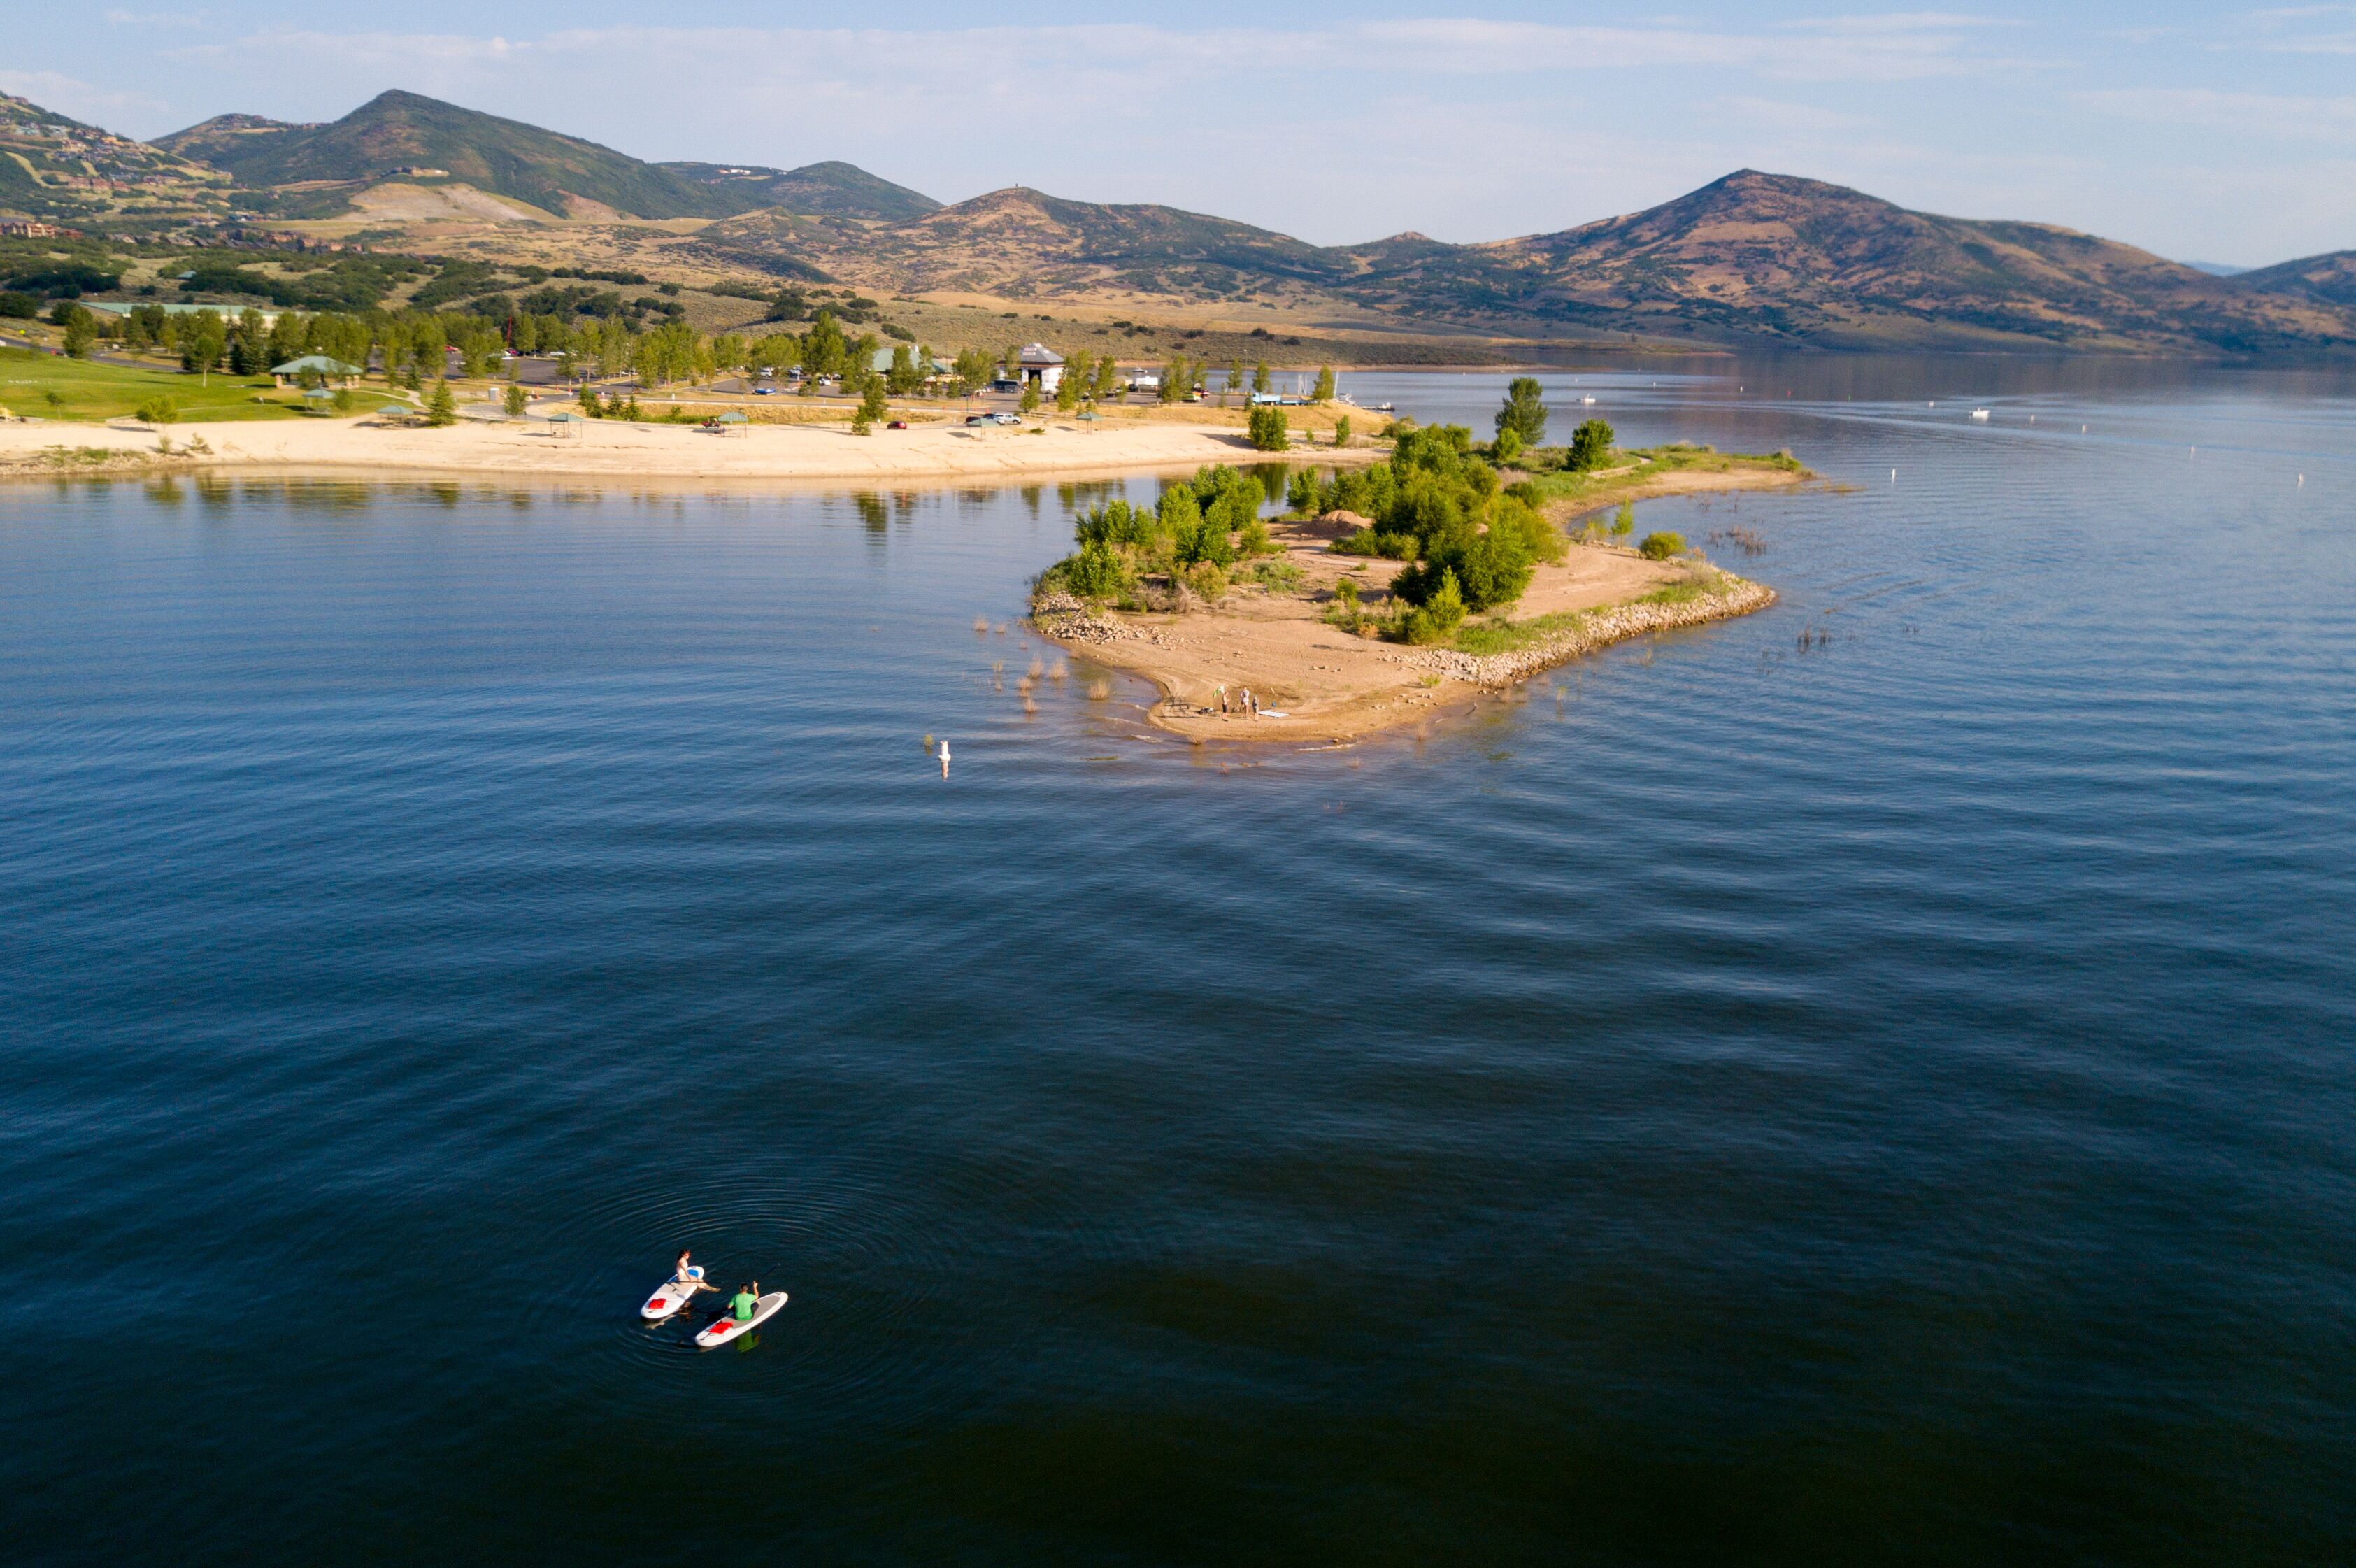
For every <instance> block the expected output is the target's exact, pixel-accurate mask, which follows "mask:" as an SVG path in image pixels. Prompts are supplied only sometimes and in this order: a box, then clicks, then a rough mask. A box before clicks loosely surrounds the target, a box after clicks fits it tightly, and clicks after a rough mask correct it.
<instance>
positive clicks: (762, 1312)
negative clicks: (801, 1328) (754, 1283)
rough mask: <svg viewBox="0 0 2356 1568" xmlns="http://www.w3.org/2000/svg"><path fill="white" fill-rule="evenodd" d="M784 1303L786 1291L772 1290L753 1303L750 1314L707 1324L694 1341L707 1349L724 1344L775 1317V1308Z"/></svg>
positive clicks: (724, 1318)
mask: <svg viewBox="0 0 2356 1568" xmlns="http://www.w3.org/2000/svg"><path fill="white" fill-rule="evenodd" d="M783 1305H786V1293H785V1292H783V1291H781V1290H773V1291H771V1292H770V1293H769V1294H766V1295H765V1296H763V1297H762V1298H761V1299H760V1301H759V1302H757V1303H756V1304H755V1305H754V1307H753V1316H750V1317H723V1318H721V1319H719V1320H718V1321H716V1322H714V1323H711V1324H708V1325H706V1326H704V1329H703V1331H702V1332H701V1333H700V1334H698V1335H697V1336H696V1337H695V1342H696V1344H698V1345H700V1346H701V1347H702V1348H704V1349H706V1350H709V1349H711V1348H712V1347H713V1346H715V1345H725V1344H727V1343H728V1342H729V1341H730V1340H731V1339H739V1338H742V1337H744V1336H745V1335H747V1334H750V1333H751V1332H753V1330H755V1328H758V1327H760V1326H761V1325H763V1324H764V1323H766V1322H768V1321H769V1319H770V1318H772V1317H775V1316H776V1314H777V1308H779V1307H781V1306H783Z"/></svg>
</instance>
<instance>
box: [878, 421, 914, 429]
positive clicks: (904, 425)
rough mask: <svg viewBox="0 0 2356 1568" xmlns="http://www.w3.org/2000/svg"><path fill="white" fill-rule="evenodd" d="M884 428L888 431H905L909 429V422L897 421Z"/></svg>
mask: <svg viewBox="0 0 2356 1568" xmlns="http://www.w3.org/2000/svg"><path fill="white" fill-rule="evenodd" d="M883 428H884V429H886V430H905V429H907V428H908V422H907V421H906V420H905V419H895V420H894V421H893V422H892V423H891V424H887V425H885V426H884V427H883Z"/></svg>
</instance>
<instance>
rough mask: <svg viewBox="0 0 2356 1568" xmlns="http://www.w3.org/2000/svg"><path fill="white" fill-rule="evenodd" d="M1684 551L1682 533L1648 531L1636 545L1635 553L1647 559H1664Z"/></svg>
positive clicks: (1684, 537) (1684, 539) (1684, 541)
mask: <svg viewBox="0 0 2356 1568" xmlns="http://www.w3.org/2000/svg"><path fill="white" fill-rule="evenodd" d="M1636 553H1637V554H1639V555H1642V556H1643V557H1644V559H1645V560H1647V561H1665V560H1667V559H1668V558H1669V557H1670V556H1672V555H1682V554H1684V553H1686V536H1685V535H1684V534H1682V533H1648V534H1646V535H1644V542H1643V543H1641V544H1639V545H1637V546H1636Z"/></svg>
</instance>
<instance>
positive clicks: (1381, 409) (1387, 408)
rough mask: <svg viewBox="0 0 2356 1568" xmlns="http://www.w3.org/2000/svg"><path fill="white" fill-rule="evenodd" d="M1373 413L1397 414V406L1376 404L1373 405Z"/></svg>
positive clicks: (1394, 404) (1393, 404)
mask: <svg viewBox="0 0 2356 1568" xmlns="http://www.w3.org/2000/svg"><path fill="white" fill-rule="evenodd" d="M1375 412H1376V413H1398V404H1397V403H1376V404H1375Z"/></svg>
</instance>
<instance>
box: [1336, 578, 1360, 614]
mask: <svg viewBox="0 0 2356 1568" xmlns="http://www.w3.org/2000/svg"><path fill="white" fill-rule="evenodd" d="M1333 599H1334V602H1335V603H1337V604H1339V605H1340V606H1341V607H1343V608H1344V609H1345V610H1355V609H1356V608H1357V607H1358V584H1357V579H1355V577H1344V578H1343V579H1342V580H1341V581H1340V582H1338V583H1336V584H1334V585H1333Z"/></svg>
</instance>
